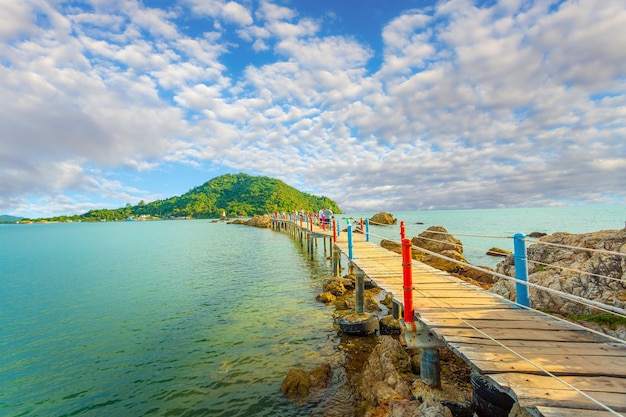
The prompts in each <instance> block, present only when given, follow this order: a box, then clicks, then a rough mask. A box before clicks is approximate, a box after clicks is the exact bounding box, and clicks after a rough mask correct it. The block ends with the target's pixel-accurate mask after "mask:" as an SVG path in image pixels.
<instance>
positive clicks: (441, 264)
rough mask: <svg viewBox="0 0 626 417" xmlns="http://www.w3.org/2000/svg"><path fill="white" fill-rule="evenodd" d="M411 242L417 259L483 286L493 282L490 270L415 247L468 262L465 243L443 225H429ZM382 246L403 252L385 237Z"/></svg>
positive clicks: (395, 243) (412, 253)
mask: <svg viewBox="0 0 626 417" xmlns="http://www.w3.org/2000/svg"><path fill="white" fill-rule="evenodd" d="M411 244H412V245H413V247H412V248H411V257H412V258H413V259H415V260H417V261H420V262H423V263H425V264H427V265H430V266H432V267H433V268H437V269H440V270H442V271H446V272H450V273H452V274H454V275H457V276H460V277H462V278H467V279H469V280H471V281H474V283H476V284H477V285H480V286H482V287H489V286H491V285H492V284H493V276H492V275H491V274H489V273H488V272H482V271H478V270H475V269H473V268H469V267H465V266H463V265H460V264H458V263H456V262H453V261H449V260H446V259H441V258H439V257H437V256H435V255H431V254H428V253H424V252H422V251H420V250H419V249H417V248H415V246H418V247H421V248H424V249H426V250H429V251H431V252H434V253H437V254H439V255H442V256H446V257H448V258H451V259H454V260H457V261H459V262H464V263H468V262H467V260H466V259H465V256H464V255H463V243H462V242H461V241H460V240H459V239H457V238H455V237H454V236H453V235H451V234H449V233H448V231H447V230H446V228H445V227H443V226H431V227H429V228H428V229H426V230H425V231H423V232H422V233H420V234H419V236H417V237H414V238H413V239H411ZM380 246H382V247H383V248H385V249H387V250H390V251H393V252H396V253H401V252H402V248H401V246H400V244H399V243H397V242H394V241H391V240H386V239H383V240H382V241H381V242H380ZM481 268H482V269H485V270H488V271H492V269H491V268H489V267H486V266H481Z"/></svg>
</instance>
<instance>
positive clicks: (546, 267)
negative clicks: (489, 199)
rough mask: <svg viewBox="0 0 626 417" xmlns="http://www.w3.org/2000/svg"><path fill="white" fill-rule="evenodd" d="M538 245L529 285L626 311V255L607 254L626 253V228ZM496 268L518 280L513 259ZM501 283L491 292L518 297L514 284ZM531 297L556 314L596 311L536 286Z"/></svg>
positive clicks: (556, 237)
mask: <svg viewBox="0 0 626 417" xmlns="http://www.w3.org/2000/svg"><path fill="white" fill-rule="evenodd" d="M539 242H540V243H537V244H534V245H530V246H529V247H528V248H527V259H528V279H529V281H530V282H532V283H535V284H538V285H541V286H543V287H548V288H552V289H554V290H559V291H562V292H566V293H569V294H574V295H576V296H579V297H583V298H587V299H590V300H594V301H599V302H602V303H605V304H609V305H613V306H616V307H619V308H622V309H624V308H626V257H624V256H620V255H615V254H610V253H606V252H607V251H608V252H621V253H626V229H621V230H603V231H599V232H593V233H584V234H571V233H554V234H552V235H548V236H544V237H542V238H540V239H539ZM542 243H554V244H558V245H563V246H569V247H582V248H587V249H595V250H599V251H605V252H604V253H603V252H592V251H586V250H579V249H571V248H567V247H562V246H550V245H545V244H542ZM496 270H497V272H499V273H501V274H504V275H508V276H515V262H514V259H513V256H509V257H507V258H506V259H505V260H503V261H502V262H500V263H499V264H498V266H497V269H496ZM603 277H609V278H603ZM496 281H497V282H496V284H495V285H494V287H493V288H492V289H491V291H493V292H495V293H497V294H500V295H502V296H504V297H507V298H509V299H511V300H513V299H515V296H516V294H515V283H513V282H511V281H509V280H505V279H498V278H496ZM530 299H531V305H532V307H533V308H537V309H545V310H548V311H552V312H555V313H560V314H574V315H578V314H589V313H590V312H591V309H590V308H589V307H587V306H584V305H582V304H580V303H577V302H575V301H570V300H568V299H565V298H563V297H561V296H559V295H556V294H553V293H549V292H546V291H542V290H537V289H535V288H530Z"/></svg>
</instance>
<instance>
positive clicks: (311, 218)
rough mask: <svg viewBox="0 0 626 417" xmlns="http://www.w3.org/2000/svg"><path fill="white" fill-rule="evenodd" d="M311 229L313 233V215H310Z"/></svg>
mask: <svg viewBox="0 0 626 417" xmlns="http://www.w3.org/2000/svg"><path fill="white" fill-rule="evenodd" d="M309 220H310V221H309V227H310V228H311V231H313V215H312V214H309Z"/></svg>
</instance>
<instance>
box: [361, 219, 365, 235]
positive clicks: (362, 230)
mask: <svg viewBox="0 0 626 417" xmlns="http://www.w3.org/2000/svg"><path fill="white" fill-rule="evenodd" d="M364 230H365V229H363V217H361V233H365V231H364Z"/></svg>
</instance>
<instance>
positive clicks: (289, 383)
mask: <svg viewBox="0 0 626 417" xmlns="http://www.w3.org/2000/svg"><path fill="white" fill-rule="evenodd" d="M310 391H311V378H310V377H309V374H307V373H306V372H304V371H303V370H302V369H294V368H291V369H290V370H289V372H287V376H286V377H285V379H284V380H283V383H282V385H281V387H280V392H282V393H283V394H284V395H285V397H287V398H289V399H302V398H305V397H307V396H308V395H309V393H310Z"/></svg>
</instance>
